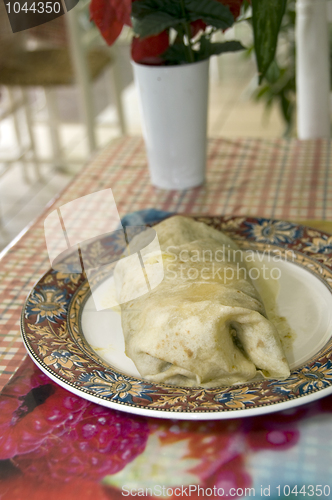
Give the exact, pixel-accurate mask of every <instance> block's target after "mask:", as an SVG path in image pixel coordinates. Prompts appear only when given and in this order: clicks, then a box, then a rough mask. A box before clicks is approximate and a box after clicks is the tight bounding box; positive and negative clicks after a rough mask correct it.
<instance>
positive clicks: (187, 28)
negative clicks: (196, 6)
mask: <svg viewBox="0 0 332 500" xmlns="http://www.w3.org/2000/svg"><path fill="white" fill-rule="evenodd" d="M180 4H181V9H182V15H183V17H184V18H185V19H186V17H187V16H186V8H185V5H184V0H180ZM183 27H184V32H185V34H186V37H187V39H188V45H186V44H185V47H186V52H187V61H188V62H189V63H193V62H195V56H194V52H193V49H192V47H191V41H190V40H191V33H190V23H189V22H188V21H186V22H184V23H183ZM184 43H185V42H184Z"/></svg>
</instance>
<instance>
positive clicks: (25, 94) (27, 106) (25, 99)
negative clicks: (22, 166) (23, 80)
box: [21, 88, 43, 181]
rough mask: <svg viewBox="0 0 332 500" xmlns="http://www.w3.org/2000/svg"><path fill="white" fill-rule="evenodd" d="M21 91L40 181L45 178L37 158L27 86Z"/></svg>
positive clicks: (33, 156)
mask: <svg viewBox="0 0 332 500" xmlns="http://www.w3.org/2000/svg"><path fill="white" fill-rule="evenodd" d="M21 92H22V98H23V108H24V112H25V119H26V122H27V127H28V134H29V141H30V150H31V156H32V163H33V166H34V170H35V174H36V177H37V179H38V180H39V181H41V180H43V179H42V175H41V172H40V168H39V162H38V158H37V154H36V143H35V138H34V134H33V120H32V116H31V108H30V103H29V96H28V92H27V90H26V89H25V88H22V89H21Z"/></svg>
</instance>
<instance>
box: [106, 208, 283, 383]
mask: <svg viewBox="0 0 332 500" xmlns="http://www.w3.org/2000/svg"><path fill="white" fill-rule="evenodd" d="M154 229H155V230H156V233H157V236H158V239H159V244H160V247H161V250H162V252H161V253H160V252H159V253H156V254H155V255H151V256H150V258H149V260H148V262H145V268H146V272H147V273H148V275H151V272H153V266H158V265H159V266H160V260H161V259H162V261H163V267H164V279H163V280H162V281H161V283H160V284H159V285H158V286H156V288H154V289H152V290H150V291H149V292H148V293H145V294H144V295H140V296H138V295H139V293H137V294H136V296H137V298H135V299H134V300H128V299H129V298H131V297H132V296H133V289H134V290H135V287H136V288H139V286H140V282H139V280H138V279H137V280H136V279H135V272H132V270H131V268H130V266H128V265H127V264H126V262H125V260H120V261H119V262H118V264H117V265H116V268H115V271H114V278H115V283H116V288H117V290H118V299H119V302H120V303H121V310H122V327H123V333H124V337H125V345H126V354H127V356H128V357H129V358H131V359H132V360H133V361H134V363H135V365H136V367H137V369H138V371H139V372H140V374H141V376H142V377H144V378H145V379H147V380H150V381H153V382H157V383H166V384H174V385H179V386H202V387H214V386H219V385H220V386H225V385H226V386H227V385H231V384H234V383H239V382H245V381H248V380H251V379H252V378H254V377H255V376H256V374H257V372H258V371H259V372H261V373H262V374H263V375H264V376H265V377H268V378H277V379H284V378H286V377H288V376H289V367H288V363H287V360H286V357H285V354H284V352H283V349H282V345H281V342H280V339H279V336H278V332H277V330H276V328H275V327H274V325H273V324H272V323H271V322H270V321H269V320H268V319H267V317H266V313H265V309H264V305H263V302H262V300H261V298H260V297H259V295H258V293H257V291H256V289H255V287H254V286H253V284H252V282H251V281H250V278H249V276H248V274H247V272H246V268H245V265H244V262H243V258H242V253H241V251H240V250H239V248H238V247H237V245H236V244H235V243H234V242H233V241H232V240H231V239H230V238H229V237H227V236H226V235H225V234H223V233H221V232H219V231H217V230H215V229H213V228H211V227H209V226H207V225H206V224H204V223H201V222H196V221H194V220H192V219H190V218H187V217H182V216H174V217H171V218H169V219H166V220H165V221H163V222H161V223H160V224H158V225H156V226H154ZM136 238H137V241H136V244H139V241H140V239H141V240H142V238H144V235H141V236H137V237H136ZM156 269H157V267H156Z"/></svg>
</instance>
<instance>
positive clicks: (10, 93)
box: [7, 87, 30, 183]
mask: <svg viewBox="0 0 332 500" xmlns="http://www.w3.org/2000/svg"><path fill="white" fill-rule="evenodd" d="M7 92H8V97H9V102H10V107H11V109H12V110H13V122H14V130H15V135H16V141H17V144H18V147H19V150H20V156H21V155H22V160H21V165H22V176H23V180H24V182H26V183H28V182H29V176H28V170H27V163H26V160H25V155H24V154H23V145H22V135H21V130H20V125H19V119H18V117H17V109H16V103H15V97H14V93H13V90H12V88H11V87H7ZM28 128H29V127H28ZM29 135H30V130H29Z"/></svg>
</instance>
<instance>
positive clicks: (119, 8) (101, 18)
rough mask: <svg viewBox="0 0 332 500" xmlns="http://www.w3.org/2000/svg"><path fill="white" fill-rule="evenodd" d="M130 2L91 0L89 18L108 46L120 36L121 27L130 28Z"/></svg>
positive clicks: (123, 0)
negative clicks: (126, 26)
mask: <svg viewBox="0 0 332 500" xmlns="http://www.w3.org/2000/svg"><path fill="white" fill-rule="evenodd" d="M130 14H131V0H91V3H90V18H91V20H92V21H94V23H95V24H96V26H97V28H98V29H99V31H100V33H101V34H102V36H103V37H104V39H105V41H106V43H107V44H108V45H112V44H113V43H114V42H115V40H116V39H117V38H118V36H119V35H120V33H121V31H122V28H123V26H124V25H125V24H126V25H128V26H131V20H130Z"/></svg>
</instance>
